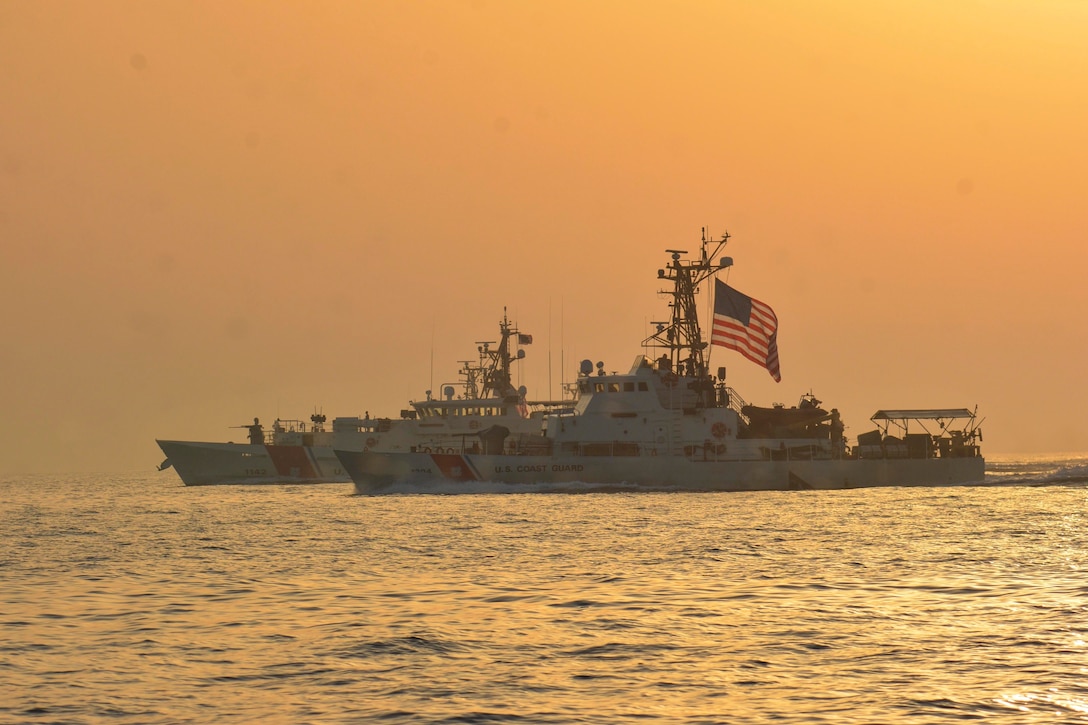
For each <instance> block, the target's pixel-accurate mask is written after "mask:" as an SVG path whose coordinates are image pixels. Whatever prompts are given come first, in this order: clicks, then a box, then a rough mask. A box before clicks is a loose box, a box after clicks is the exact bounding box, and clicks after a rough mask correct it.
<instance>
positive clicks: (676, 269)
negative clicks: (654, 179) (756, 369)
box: [642, 227, 733, 377]
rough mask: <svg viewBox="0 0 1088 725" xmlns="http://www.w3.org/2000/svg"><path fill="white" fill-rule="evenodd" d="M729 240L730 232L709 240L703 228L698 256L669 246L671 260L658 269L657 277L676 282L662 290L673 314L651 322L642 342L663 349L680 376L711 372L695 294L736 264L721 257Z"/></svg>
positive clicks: (695, 375) (704, 374)
mask: <svg viewBox="0 0 1088 725" xmlns="http://www.w3.org/2000/svg"><path fill="white" fill-rule="evenodd" d="M728 242H729V234H728V233H726V234H723V235H722V237H721V239H719V240H712V239H707V236H706V227H703V238H702V242H701V243H700V249H699V256H698V258H696V259H684V258H683V256H682V255H685V254H687V253H688V252H687V251H686V250H683V249H666V250H665V251H666V252H668V253H669V254H670V255H672V259H671V261H670V262H669V264H668V265H667V266H666V267H665V268H664V269H659V270H657V278H658V279H660V280H667V281H669V282H672V285H673V286H672V289H671V290H668V289H666V290H661V292H660V293H661V294H664V295H670V296H671V297H672V299H671V301H670V302H669V307H670V308H671V309H672V317H671V319H670V320H669V321H668V322H653V323H651V324H653V325H655V326H656V328H657V329H656V332H654V334H653V335H651V336H650V337H648V338H646V340H644V341H643V343H642V344H643V345H645V346H649V347H654V348H661V349H663V350H664V354H663V355H662V357H663V358H665V359H667V360H668V367H669V369H670V370H672V371H674V372H675V373H676V374H677V375H687V376H689V377H705V376H707V375H708V374H709V371H708V369H707V359H706V348H707V342H706V341H704V340H703V335H702V329H701V328H700V327H699V310H698V308H697V306H696V301H695V295H696V294H698V292H699V285H700V284H702V283H703V282H705V281H706V280H707V279H709V278H710V277H712V276H713V275H715V274H716V273H717V272H718V271H719V270H721V269H724V268H726V267H729V266H731V265H732V264H733V260H732V259H731V258H729V257H721V258H720V259H719V258H718V255H719V254H721V251H722V249H724V248H725V245H726V244H727V243H728ZM659 360H660V358H659ZM659 366H660V364H659Z"/></svg>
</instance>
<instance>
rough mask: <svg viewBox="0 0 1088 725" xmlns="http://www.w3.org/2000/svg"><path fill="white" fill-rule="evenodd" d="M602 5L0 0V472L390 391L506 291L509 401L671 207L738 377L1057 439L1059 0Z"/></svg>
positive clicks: (598, 322)
mask: <svg viewBox="0 0 1088 725" xmlns="http://www.w3.org/2000/svg"><path fill="white" fill-rule="evenodd" d="M632 7H633V6H630V5H629V4H626V3H618V2H603V3H593V4H589V5H584V4H575V3H564V2H558V3H547V4H501V3H492V2H456V3H454V2H450V3H425V2H407V1H406V2H373V3H365V4H355V3H339V2H319V3H305V4H295V3H265V2H231V3H227V4H223V5H217V4H204V3H190V2H161V3H138V2H116V1H109V0H107V1H106V2H101V3H93V4H91V3H88V4H78V3H62V2H61V3H50V2H9V3H6V4H4V5H0V63H2V65H3V67H4V69H5V70H4V73H3V74H0V108H2V109H3V114H2V116H0V118H2V123H0V239H3V244H2V245H0V259H2V261H3V264H2V265H0V300H2V301H3V303H4V306H5V308H6V309H7V310H8V314H7V315H6V322H5V323H4V327H3V329H4V332H5V334H4V335H3V336H2V342H0V374H2V376H3V381H4V382H3V385H2V386H0V390H2V394H0V406H2V409H3V410H4V411H5V413H6V415H4V416H3V419H2V420H0V440H3V441H4V443H3V446H2V448H0V451H2V456H0V474H22V473H52V472H67V471H101V472H106V471H131V470H143V469H147V468H149V467H152V466H154V465H156V464H158V463H159V461H161V459H162V455H161V452H160V451H159V449H158V447H157V446H156V445H155V439H156V438H170V439H192V440H235V441H241V440H243V436H242V433H243V431H233V430H231V429H230V426H234V425H241V424H244V423H246V422H248V421H250V420H252V418H253V417H254V416H257V417H260V418H261V420H262V422H264V423H266V424H270V423H271V421H272V420H274V419H275V418H276V417H282V418H297V419H303V420H306V419H308V417H309V415H310V414H311V413H313V412H314V411H315V409H318V410H321V411H323V412H324V413H325V414H326V415H327V416H328V418H329V420H330V421H331V419H332V418H333V417H335V416H342V415H362V414H363V413H364V411H368V412H369V413H370V414H371V415H372V416H378V415H382V416H396V415H397V414H398V412H399V411H400V410H401V409H402V408H405V407H407V403H408V401H409V400H410V399H416V400H418V399H421V398H423V397H424V391H426V390H427V389H428V388H432V389H434V390H435V391H437V390H438V389H439V386H440V385H442V384H443V383H446V382H449V381H454V380H456V377H457V370H458V368H459V363H458V361H461V360H466V359H470V358H474V357H475V349H476V345H475V343H476V341H481V340H494V339H496V337H495V336H496V333H497V323H498V321H499V320H500V319H501V318H502V315H503V309H504V307H505V308H506V309H507V311H508V313H509V315H510V317H511V318H512V319H514V320H515V321H516V322H517V324H518V326H519V327H520V329H521V330H522V331H523V332H525V333H529V334H532V335H533V337H534V343H533V345H532V346H530V347H527V348H526V353H527V359H526V360H525V362H524V363H523V364H521V365H520V366H519V371H518V372H519V381H518V382H519V383H524V384H525V385H526V386H527V387H528V388H529V395H530V397H533V398H543V397H549V396H550V395H554V394H557V393H558V389H559V383H560V381H561V380H564V379H565V380H567V381H569V380H571V379H572V378H573V376H574V373H575V371H576V370H577V366H578V361H579V360H581V359H583V358H589V359H592V360H593V361H598V360H600V361H604V363H605V366H606V368H607V369H608V370H626V369H627V368H628V367H629V366H630V364H631V361H632V359H633V358H634V357H635V356H636V355H638V354H640V353H641V352H642V348H641V347H640V343H641V341H642V340H643V339H644V338H645V337H646V336H647V335H648V334H649V322H650V321H651V320H655V319H659V318H660V317H661V316H662V315H663V313H664V311H665V309H666V308H665V300H664V299H663V298H661V297H660V296H658V295H657V294H656V291H657V290H658V289H659V284H658V281H657V279H656V270H657V269H658V268H659V267H662V266H663V265H664V263H665V262H666V260H667V256H666V255H665V254H664V251H663V250H665V249H666V248H680V249H687V250H690V251H695V250H696V249H697V244H698V241H699V236H700V229H701V228H702V227H707V229H708V231H709V232H710V233H711V234H712V235H715V236H717V235H720V234H721V233H723V232H727V231H728V232H729V233H730V234H731V235H732V241H731V243H730V245H729V248H728V251H727V254H729V255H730V256H732V257H733V258H734V260H735V266H734V268H733V269H732V270H731V271H730V272H729V276H728V278H727V280H728V282H729V283H730V285H732V286H734V287H736V288H737V289H739V290H741V291H743V292H745V293H746V294H749V295H751V296H753V297H756V298H758V299H760V300H762V301H764V302H766V303H767V304H769V305H770V306H771V307H772V308H773V309H774V310H775V313H776V314H777V316H778V319H779V337H778V344H779V353H780V358H781V365H782V382H781V383H778V384H776V383H775V382H774V381H773V380H771V379H770V376H769V375H768V374H767V372H766V371H765V370H763V369H761V368H759V367H757V366H755V365H753V364H751V363H749V362H747V361H745V360H744V359H742V358H741V357H740V356H739V355H736V354H734V353H730V352H728V351H724V350H721V349H718V350H715V351H714V352H713V357H712V365H713V366H714V367H717V366H718V365H724V366H726V367H727V368H728V375H729V381H730V384H731V385H732V386H733V387H735V388H736V389H737V390H738V391H739V392H740V394H741V395H742V396H743V397H744V398H745V399H747V400H748V401H749V402H752V403H756V404H762V405H770V404H772V403H775V402H778V403H784V404H786V405H793V404H795V403H796V402H797V400H798V398H799V397H800V396H801V395H802V394H803V393H807V392H810V391H811V392H813V393H814V394H815V395H816V396H817V397H818V398H820V399H821V400H822V401H824V403H825V405H826V406H828V407H836V408H838V409H839V410H840V411H842V414H843V418H844V421H845V423H846V424H847V426H848V428H847V434H848V435H849V436H850V437H851V439H853V437H854V436H856V435H857V434H858V433H861V432H865V431H866V430H870V429H872V428H873V427H875V426H874V425H873V424H872V423H870V421H869V416H870V415H872V413H873V412H875V411H876V410H877V409H881V408H931V407H934V408H935V407H969V408H971V407H974V406H975V405H976V404H977V405H978V407H979V415H980V416H982V417H984V418H985V422H984V423H983V425H982V428H983V430H984V433H985V440H984V443H983V452H984V453H985V454H998V453H1017V454H1043V453H1054V452H1070V453H1072V452H1077V451H1086V450H1088V423H1086V422H1085V420H1084V418H1083V416H1082V415H1081V414H1080V413H1081V411H1082V410H1084V409H1088V391H1086V388H1085V386H1084V385H1083V384H1081V383H1080V382H1079V381H1080V379H1081V376H1082V375H1083V371H1084V369H1085V368H1086V367H1088V325H1085V324H1084V323H1083V321H1082V320H1081V319H1080V314H1081V311H1082V310H1084V309H1085V308H1088V285H1085V284H1084V282H1083V279H1082V277H1083V270H1082V265H1083V262H1084V261H1085V259H1086V258H1088V252H1086V251H1085V249H1084V242H1085V239H1086V232H1088V212H1086V211H1085V208H1084V199H1085V191H1086V190H1088V146H1086V144H1085V143H1084V131H1083V129H1085V128H1088V94H1086V93H1085V91H1084V89H1085V88H1086V87H1088V45H1086V44H1085V43H1084V41H1083V38H1084V37H1085V33H1086V31H1088V5H1084V4H1077V3H1070V2H1060V1H1058V0H1043V1H1042V2H1038V3H1031V4H1025V3H1019V2H1012V1H1011V0H1009V1H1006V2H1001V1H996V2H989V3H971V2H968V3H962V4H956V5H951V6H950V5H948V4H946V3H941V2H936V1H923V2H917V3H910V4H901V3H889V2H876V3H871V2H870V3H861V2H846V1H845V0H842V1H837V2H835V1H833V2H830V3H824V4H821V5H820V6H818V7H814V6H811V5H809V4H806V3H800V2H788V1H785V2H774V3H760V4H750V3H739V2H714V3H698V2H686V3H681V4H671V5H669V6H667V7H665V6H661V7H657V6H647V7H646V8H643V9H641V10H640V11H635V10H633V9H632ZM703 309H705V304H704V306H703ZM432 361H433V365H432ZM549 381H550V385H549Z"/></svg>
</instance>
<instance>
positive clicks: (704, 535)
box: [0, 456, 1088, 723]
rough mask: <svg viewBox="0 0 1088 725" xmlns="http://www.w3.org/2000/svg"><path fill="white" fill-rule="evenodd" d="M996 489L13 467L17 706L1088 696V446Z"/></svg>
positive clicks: (1, 681) (963, 712) (1062, 709)
mask: <svg viewBox="0 0 1088 725" xmlns="http://www.w3.org/2000/svg"><path fill="white" fill-rule="evenodd" d="M988 477H989V481H990V482H991V483H993V484H995V485H993V486H989V487H951V488H926V489H899V488H886V489H866V490H852V491H792V492H773V493H721V494H706V493H704V494H685V493H614V494H570V493H564V494H514V495H497V494H470V495H456V496H453V495H392V496H379V497H363V496H354V495H352V489H351V486H350V485H349V484H326V485H310V486H249V487H246V486H220V487H200V488H186V487H184V486H182V485H181V483H180V481H179V480H178V479H177V477H176V475H174V474H173V473H172V472H169V471H167V472H163V473H158V472H154V471H152V472H148V473H140V474H132V475H84V476H29V477H26V476H24V477H7V478H3V479H0V531H2V536H0V722H5V723H7V722H13V723H190V722H197V723H205V722H215V723H231V722H262V723H277V722H279V723H307V722H309V723H355V722H383V723H496V722H501V723H505V722H513V723H647V722H662V723H771V722H774V723H820V722H826V723H892V722H910V723H958V722H977V721H983V720H984V721H985V722H986V723H1055V722H1065V723H1088V456H1061V457H1059V456H1050V457H1036V458H1011V457H1010V458H1004V459H997V460H994V461H993V465H992V466H991V472H990V473H989V474H988Z"/></svg>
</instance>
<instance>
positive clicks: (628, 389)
mask: <svg viewBox="0 0 1088 725" xmlns="http://www.w3.org/2000/svg"><path fill="white" fill-rule="evenodd" d="M623 392H625V393H633V392H635V384H634V383H624V384H623Z"/></svg>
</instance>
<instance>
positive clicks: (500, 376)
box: [461, 308, 525, 398]
mask: <svg viewBox="0 0 1088 725" xmlns="http://www.w3.org/2000/svg"><path fill="white" fill-rule="evenodd" d="M499 334H500V340H499V343H498V347H496V348H492V347H491V346H492V345H494V344H495V343H494V342H493V341H489V342H477V343H476V345H477V347H476V350H477V351H478V352H479V353H480V361H479V363H477V364H476V365H472V364H470V363H469V362H465V364H464V368H462V370H461V375H462V376H464V378H465V388H466V395H467V396H468V397H470V398H488V397H496V398H506V397H509V396H517V395H518V392H517V390H515V389H514V383H513V378H512V377H511V374H510V367H511V364H512V363H513V361H514V360H520V359H521V358H523V357H525V353H524V351H522V350H519V351H518V354H517V355H516V356H515V355H513V354H511V352H510V338H511V337H512V336H514V335H516V334H518V330H517V328H516V327H514V325H513V324H512V323H511V322H510V320H509V319H508V318H507V316H506V309H505V308H503V311H502V322H500V323H499ZM477 386H479V389H478V388H477Z"/></svg>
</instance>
